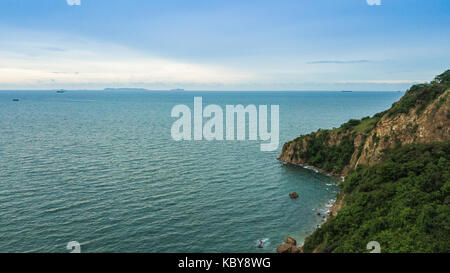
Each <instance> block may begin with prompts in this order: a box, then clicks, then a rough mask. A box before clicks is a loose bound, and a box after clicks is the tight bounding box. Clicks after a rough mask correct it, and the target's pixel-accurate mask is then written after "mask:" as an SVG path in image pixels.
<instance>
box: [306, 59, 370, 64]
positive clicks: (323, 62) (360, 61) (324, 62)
mask: <svg viewBox="0 0 450 273" xmlns="http://www.w3.org/2000/svg"><path fill="white" fill-rule="evenodd" d="M370 62H371V61H370V60H344V61H339V60H320V61H311V62H308V64H362V63H370Z"/></svg>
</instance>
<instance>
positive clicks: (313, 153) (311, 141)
mask: <svg viewBox="0 0 450 273" xmlns="http://www.w3.org/2000/svg"><path fill="white" fill-rule="evenodd" d="M354 139H355V135H354V134H347V135H345V136H343V137H342V139H341V140H340V143H339V144H338V145H333V146H328V145H326V143H328V141H329V140H330V130H322V131H319V132H318V133H316V134H312V135H307V136H302V137H300V138H298V139H296V141H298V142H300V143H301V142H302V141H303V140H306V143H307V147H308V148H307V149H306V151H305V152H300V154H299V156H300V158H302V159H303V160H305V162H307V163H308V164H310V165H314V166H316V167H318V168H320V169H322V170H325V171H328V172H335V173H337V172H340V171H341V170H342V169H343V168H344V167H345V166H346V165H348V163H349V162H350V159H351V157H352V154H353V152H354V150H355V148H354V145H353V141H354Z"/></svg>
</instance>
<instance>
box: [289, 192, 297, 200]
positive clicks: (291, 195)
mask: <svg viewBox="0 0 450 273" xmlns="http://www.w3.org/2000/svg"><path fill="white" fill-rule="evenodd" d="M289 197H290V198H292V199H297V198H298V193H296V192H295V191H294V192H291V193H290V194H289Z"/></svg>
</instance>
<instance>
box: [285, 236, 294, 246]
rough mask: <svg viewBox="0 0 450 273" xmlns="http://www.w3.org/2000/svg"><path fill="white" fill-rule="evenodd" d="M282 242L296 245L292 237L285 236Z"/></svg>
mask: <svg viewBox="0 0 450 273" xmlns="http://www.w3.org/2000/svg"><path fill="white" fill-rule="evenodd" d="M284 242H285V243H286V244H290V245H294V246H296V245H297V241H296V240H295V239H294V238H292V237H286V239H284Z"/></svg>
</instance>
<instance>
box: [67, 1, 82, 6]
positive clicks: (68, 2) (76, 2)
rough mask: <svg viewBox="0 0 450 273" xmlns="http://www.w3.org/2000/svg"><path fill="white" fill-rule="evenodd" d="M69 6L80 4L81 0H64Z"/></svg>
mask: <svg viewBox="0 0 450 273" xmlns="http://www.w3.org/2000/svg"><path fill="white" fill-rule="evenodd" d="M66 1H67V5H69V6H81V0H66Z"/></svg>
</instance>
